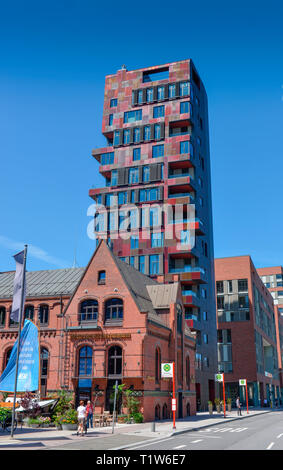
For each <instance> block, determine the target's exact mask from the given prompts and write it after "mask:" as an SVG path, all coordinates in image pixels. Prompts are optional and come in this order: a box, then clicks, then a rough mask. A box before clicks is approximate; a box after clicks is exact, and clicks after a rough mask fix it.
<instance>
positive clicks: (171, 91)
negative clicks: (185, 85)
mask: <svg viewBox="0 0 283 470" xmlns="http://www.w3.org/2000/svg"><path fill="white" fill-rule="evenodd" d="M175 96H176V85H175V83H173V84H171V85H169V88H168V97H169V98H175Z"/></svg>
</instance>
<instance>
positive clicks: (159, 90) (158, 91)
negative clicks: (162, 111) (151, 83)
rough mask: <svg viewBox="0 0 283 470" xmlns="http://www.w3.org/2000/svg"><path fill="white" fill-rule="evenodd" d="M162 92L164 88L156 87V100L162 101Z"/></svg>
mask: <svg viewBox="0 0 283 470" xmlns="http://www.w3.org/2000/svg"><path fill="white" fill-rule="evenodd" d="M164 91H165V88H164V86H158V87H157V99H158V100H164Z"/></svg>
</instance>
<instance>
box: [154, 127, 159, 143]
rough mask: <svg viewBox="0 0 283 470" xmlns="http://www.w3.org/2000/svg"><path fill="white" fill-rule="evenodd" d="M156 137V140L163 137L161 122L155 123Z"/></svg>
mask: <svg viewBox="0 0 283 470" xmlns="http://www.w3.org/2000/svg"><path fill="white" fill-rule="evenodd" d="M154 138H155V140H159V139H160V138H161V127H160V124H154Z"/></svg>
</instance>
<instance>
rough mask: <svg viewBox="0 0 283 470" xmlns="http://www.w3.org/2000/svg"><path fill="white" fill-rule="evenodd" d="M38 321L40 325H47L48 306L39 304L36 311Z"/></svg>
mask: <svg viewBox="0 0 283 470" xmlns="http://www.w3.org/2000/svg"><path fill="white" fill-rule="evenodd" d="M38 317H39V323H40V325H48V321H49V306H48V305H40V306H39V311H38Z"/></svg>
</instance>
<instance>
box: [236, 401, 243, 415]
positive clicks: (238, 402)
mask: <svg viewBox="0 0 283 470" xmlns="http://www.w3.org/2000/svg"><path fill="white" fill-rule="evenodd" d="M236 407H237V415H238V416H242V410H241V402H240V397H237V400H236Z"/></svg>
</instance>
